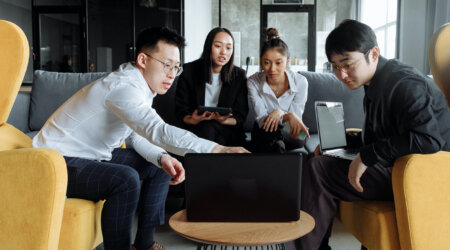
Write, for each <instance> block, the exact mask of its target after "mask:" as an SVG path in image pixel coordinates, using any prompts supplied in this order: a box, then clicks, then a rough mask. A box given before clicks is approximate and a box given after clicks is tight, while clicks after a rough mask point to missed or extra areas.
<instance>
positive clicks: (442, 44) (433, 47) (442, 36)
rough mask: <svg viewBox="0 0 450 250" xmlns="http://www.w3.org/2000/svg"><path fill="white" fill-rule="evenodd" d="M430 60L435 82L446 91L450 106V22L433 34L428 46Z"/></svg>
mask: <svg viewBox="0 0 450 250" xmlns="http://www.w3.org/2000/svg"><path fill="white" fill-rule="evenodd" d="M428 62H429V63H430V69H431V73H432V74H433V79H434V82H436V84H437V85H438V86H439V88H440V89H441V90H442V92H444V95H445V96H446V97H447V104H448V105H449V106H450V23H446V24H444V25H443V26H442V27H440V28H439V29H438V30H437V31H436V32H435V33H434V34H433V36H432V38H431V40H430V45H429V47H428Z"/></svg>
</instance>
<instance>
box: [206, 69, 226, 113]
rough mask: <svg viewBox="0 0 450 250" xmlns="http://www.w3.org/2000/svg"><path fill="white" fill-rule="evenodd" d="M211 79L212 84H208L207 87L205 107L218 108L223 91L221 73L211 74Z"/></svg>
mask: <svg viewBox="0 0 450 250" xmlns="http://www.w3.org/2000/svg"><path fill="white" fill-rule="evenodd" d="M211 78H212V79H211V83H206V86H205V106H209V107H217V104H218V103H219V96H220V90H221V89H222V81H221V80H220V73H214V74H211Z"/></svg>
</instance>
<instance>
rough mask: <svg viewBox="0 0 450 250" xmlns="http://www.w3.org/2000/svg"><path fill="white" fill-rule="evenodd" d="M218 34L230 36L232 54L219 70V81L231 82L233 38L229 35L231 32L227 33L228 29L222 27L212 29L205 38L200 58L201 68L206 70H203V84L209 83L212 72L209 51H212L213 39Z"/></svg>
mask: <svg viewBox="0 0 450 250" xmlns="http://www.w3.org/2000/svg"><path fill="white" fill-rule="evenodd" d="M220 32H225V33H227V34H228V35H230V37H231V39H232V40H233V53H232V54H231V57H230V60H229V61H228V62H227V63H226V64H225V65H224V66H223V67H222V69H221V70H220V80H222V82H226V83H228V82H230V81H231V78H232V73H233V67H234V37H233V35H232V34H231V31H229V30H228V29H226V28H222V27H216V28H214V29H212V30H211V31H210V32H209V33H208V35H207V36H206V40H205V44H204V45H203V52H202V56H201V57H200V58H201V59H202V62H203V68H204V69H207V70H204V75H203V81H204V82H211V72H212V61H211V50H212V45H213V42H214V38H216V35H217V34H218V33H220Z"/></svg>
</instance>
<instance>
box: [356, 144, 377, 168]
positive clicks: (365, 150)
mask: <svg viewBox="0 0 450 250" xmlns="http://www.w3.org/2000/svg"><path fill="white" fill-rule="evenodd" d="M359 156H360V157H361V161H362V162H363V163H364V165H366V166H367V167H371V166H373V165H375V164H376V163H377V162H378V157H377V155H376V154H375V150H374V148H373V145H366V146H363V147H361V149H360V150H359Z"/></svg>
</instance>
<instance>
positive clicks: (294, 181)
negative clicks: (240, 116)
mask: <svg viewBox="0 0 450 250" xmlns="http://www.w3.org/2000/svg"><path fill="white" fill-rule="evenodd" d="M301 166H302V156H301V154H300V153H293V154H187V155H186V157H185V161H184V167H185V169H186V210H187V219H188V220H189V221H210V222H213V221H214V222H286V221H296V220H298V219H299V216H300V186H301V172H302V168H301Z"/></svg>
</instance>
